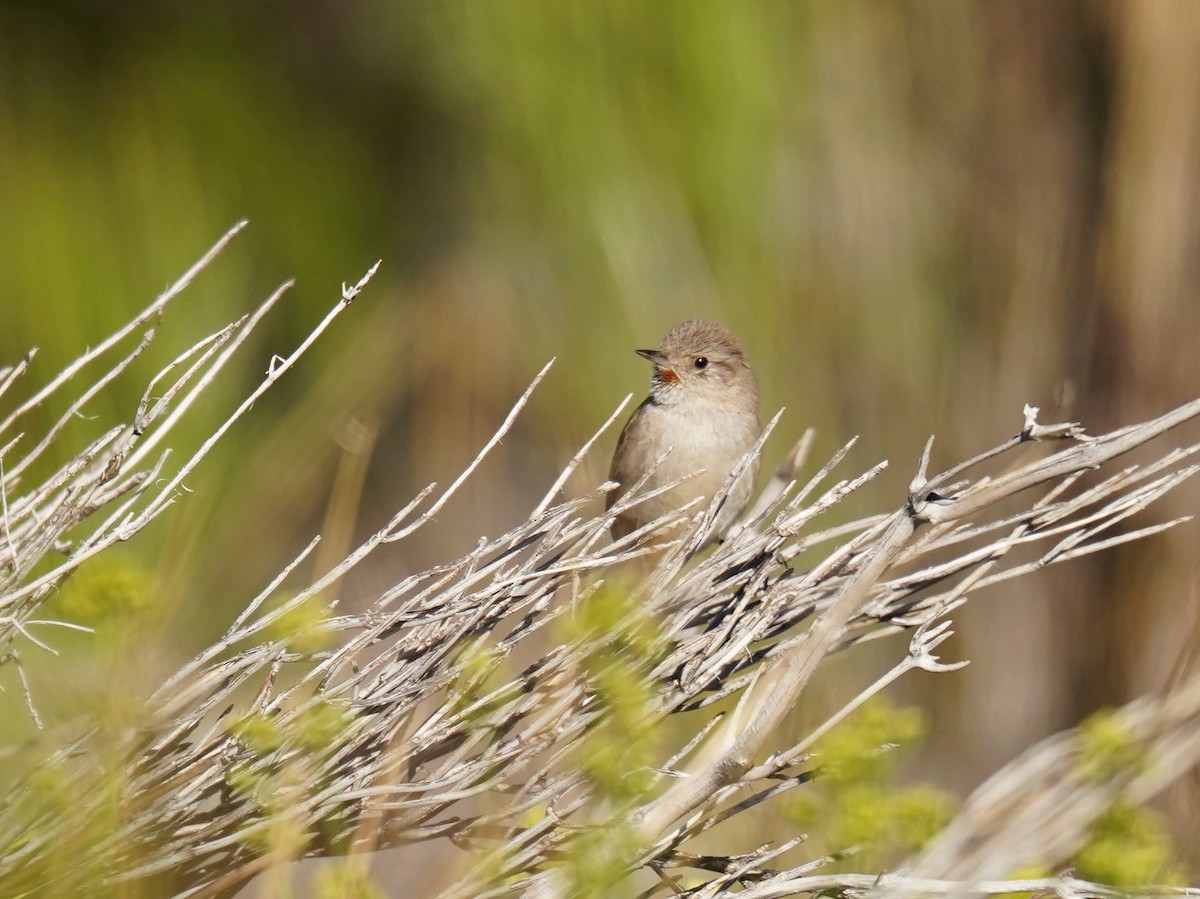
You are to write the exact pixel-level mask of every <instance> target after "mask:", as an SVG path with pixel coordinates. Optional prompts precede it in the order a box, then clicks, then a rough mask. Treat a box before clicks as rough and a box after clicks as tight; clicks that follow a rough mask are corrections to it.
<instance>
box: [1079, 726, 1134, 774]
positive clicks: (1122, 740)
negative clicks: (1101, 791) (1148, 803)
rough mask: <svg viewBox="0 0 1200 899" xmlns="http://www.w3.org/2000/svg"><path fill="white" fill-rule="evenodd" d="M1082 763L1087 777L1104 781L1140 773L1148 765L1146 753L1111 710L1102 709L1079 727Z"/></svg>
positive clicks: (1080, 762) (1080, 761)
mask: <svg viewBox="0 0 1200 899" xmlns="http://www.w3.org/2000/svg"><path fill="white" fill-rule="evenodd" d="M1079 740H1080V760H1079V764H1080V766H1081V768H1082V771H1083V775H1084V777H1086V778H1088V780H1092V781H1096V782H1103V781H1106V780H1109V779H1110V778H1112V777H1114V776H1115V775H1117V774H1122V773H1129V772H1137V771H1140V770H1141V769H1142V768H1143V767H1144V765H1145V756H1144V750H1143V748H1142V747H1141V746H1139V745H1138V743H1137V741H1136V740H1134V738H1133V734H1131V733H1130V732H1129V730H1128V728H1126V726H1125V724H1124V722H1122V721H1121V718H1120V715H1119V714H1118V713H1117V712H1115V711H1113V710H1112V709H1101V710H1100V711H1098V712H1095V713H1094V714H1092V715H1091V716H1090V717H1089V718H1088V719H1087V720H1086V721H1084V722H1083V724H1081V725H1080V727H1079Z"/></svg>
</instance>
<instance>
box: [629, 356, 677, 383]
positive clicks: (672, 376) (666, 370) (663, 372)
mask: <svg viewBox="0 0 1200 899" xmlns="http://www.w3.org/2000/svg"><path fill="white" fill-rule="evenodd" d="M634 352H635V353H637V354H638V355H639V356H641V357H642V358H643V359H648V360H649V361H651V362H653V363H654V367H655V368H656V369H658V375H659V377H661V378H662V379H663V380H664V381H667V382H671V381H678V380H679V375H678V374H677V373H676V371H675V367H674V366H673V365H671V360H670V359H668V358H667V357H666V356H664V355H663V354H662V353H660V352H659V351H658V350H634Z"/></svg>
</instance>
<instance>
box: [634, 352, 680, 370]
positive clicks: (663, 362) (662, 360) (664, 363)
mask: <svg viewBox="0 0 1200 899" xmlns="http://www.w3.org/2000/svg"><path fill="white" fill-rule="evenodd" d="M634 352H635V353H637V354H638V355H639V356H641V357H642V358H643V359H649V360H650V361H651V362H653V363H654V364H655V365H656V366H658V367H659V368H670V367H671V363H670V361H669V360H668V359H667V357H666V356H664V355H663V354H662V353H660V352H659V351H658V350H634Z"/></svg>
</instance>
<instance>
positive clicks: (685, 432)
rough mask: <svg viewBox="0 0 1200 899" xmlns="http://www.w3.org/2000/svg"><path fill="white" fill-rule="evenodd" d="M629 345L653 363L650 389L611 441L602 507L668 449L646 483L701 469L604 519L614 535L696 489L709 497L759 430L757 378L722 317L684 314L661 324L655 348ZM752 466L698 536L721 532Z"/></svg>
mask: <svg viewBox="0 0 1200 899" xmlns="http://www.w3.org/2000/svg"><path fill="white" fill-rule="evenodd" d="M636 352H637V354H638V355H639V356H642V357H643V358H645V359H649V360H650V361H651V362H652V363H654V374H653V375H652V376H651V378H650V395H649V396H648V397H646V399H645V400H644V401H643V402H642V404H641V405H640V406H638V408H637V411H635V412H634V413H633V415H632V416H631V417H630V419H629V421H628V422H627V423H626V424H625V429H624V430H623V431H622V432H621V438H620V440H618V441H617V449H616V452H615V453H614V454H613V461H612V470H611V472H610V473H609V479H610V480H613V481H616V482H617V483H618V484H620V487H618V488H617V489H616V490H614V491H613V492H612V493H610V494H609V495H608V508H611V507H612V505H613V503H615V502H616V501H617V500H618V499H620V498H621V497H622V496H623V495H624V494H625V493H626V492H628V490H629V489H630V488H631V487H632V486H633V485H634V484H636V483H637V482H638V480H639V479H640V478H641V477H642V476H643V475H644V474H645V473H646V472H647V471H648V470H649V469H650V466H651V465H653V464H654V461H655V460H656V459H657V458H658V457H659V456H660V455H661V454H663V453H665V452H667V451H668V450H670V453H669V455H668V456H667V458H666V459H665V460H664V462H663V464H662V465H660V466H659V468H658V470H657V471H656V472H655V473H654V474H653V475H652V476H651V477H650V479H649V481H647V483H646V487H645V489H646V490H653V489H654V488H655V487H660V486H663V485H665V484H668V483H670V482H671V481H674V480H676V479H677V478H681V477H684V476H685V475H691V474H696V473H697V472H699V471H700V470H701V469H703V474H700V475H699V476H698V477H695V478H692V479H691V480H690V481H687V482H686V483H684V484H681V485H680V486H678V487H676V488H675V489H673V490H669V491H667V492H666V493H663V494H661V495H659V496H656V497H654V498H653V499H649V500H646V501H645V502H642V503H638V504H637V505H636V506H634V507H633V508H631V509H628V510H626V511H625V512H622V513H621V514H620V515H618V516H617V518H616V520H615V521H613V525H612V532H613V536H614V537H615V538H617V539H620V538H621V537H624V536H625V535H627V534H629V533H631V532H632V531H635V530H637V529H638V528H640V527H641V526H642V525H644V524H648V523H649V522H651V521H653V520H654V519H656V518H658V517H659V516H661V515H663V514H665V513H667V512H670V511H671V510H673V509H677V508H679V507H680V506H681V505H683V504H685V503H687V502H688V501H689V500H692V499H695V498H696V497H703V498H704V502H707V501H709V500H711V499H712V498H713V496H714V495H715V494H716V492H717V491H718V490H719V489H720V488H721V485H722V484H724V482H725V479H726V478H727V477H728V476H729V473H730V472H731V471H732V470H733V468H734V466H736V465H737V463H738V462H739V461H740V460H741V459H742V457H743V456H745V455H746V453H747V452H749V451H750V449H751V448H752V447H753V446H754V441H755V440H757V439H758V436H759V434H761V433H762V425H761V424H760V423H759V420H758V381H757V380H756V379H755V377H754V372H753V371H751V370H750V364H749V363H748V362H747V361H746V356H745V355H744V354H743V353H742V345H741V344H740V343H739V342H738V339H737V338H736V337H734V336H733V334H732V333H731V332H730V331H729V329H728V328H726V327H725V326H724V325H722V324H718V323H717V322H714V321H703V320H699V319H695V320H692V321H686V322H683V323H681V324H678V325H676V326H675V327H674V328H672V329H671V330H670V331H669V332H667V336H666V337H664V338H663V342H662V346H661V347H659V348H658V349H657V350H637V351H636ZM757 473H758V460H757V459H755V460H753V461H752V462H751V464H750V465H749V466H748V467H747V468H746V470H745V471H744V472H743V473H742V475H741V476H740V477H739V478H738V480H737V482H736V483H735V484H734V485H733V488H732V489H731V490H730V491H729V495H728V496H727V497H726V499H725V503H724V505H723V506H722V507H721V509H720V511H719V512H718V513H717V517H716V519H715V521H714V522H713V526H712V528H711V529H710V531H709V533H708V535H707V537H706V539H705V543H708V542H711V541H712V540H713V539H715V538H717V537H719V536H721V534H722V533H724V532H725V531H726V530H728V528H729V526H730V525H731V524H733V522H734V521H735V520H736V519H737V517H738V516H739V515H740V514H741V513H742V510H743V509H744V508H745V507H746V503H747V502H749V500H750V493H751V491H752V490H753V488H754V479H755V476H756V475H757Z"/></svg>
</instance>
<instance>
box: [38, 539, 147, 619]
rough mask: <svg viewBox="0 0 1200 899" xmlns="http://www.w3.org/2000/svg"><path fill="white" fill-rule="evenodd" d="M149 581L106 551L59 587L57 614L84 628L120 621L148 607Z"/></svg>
mask: <svg viewBox="0 0 1200 899" xmlns="http://www.w3.org/2000/svg"><path fill="white" fill-rule="evenodd" d="M152 584H153V581H152V579H151V577H150V575H149V574H147V573H146V571H145V569H143V568H142V567H141V566H140V565H139V564H138V563H137V562H135V561H133V560H132V559H130V558H128V557H126V556H122V555H120V554H116V553H112V552H108V553H105V554H104V555H103V556H100V557H98V558H95V559H93V560H91V561H89V562H88V563H86V564H85V565H83V566H82V567H81V568H80V569H79V570H78V571H77V572H76V573H75V574H74V576H73V577H71V578H70V579H69V580H67V582H66V583H65V584H64V585H63V588H62V591H61V592H60V593H59V596H58V599H57V609H58V611H59V612H60V613H61V614H62V615H63V616H64V617H65V618H67V619H68V620H70V621H73V622H76V623H78V624H83V625H87V626H88V627H94V628H101V627H104V626H105V625H111V624H114V623H119V622H124V621H127V620H129V619H130V618H131V617H132V616H133V615H135V614H136V613H137V612H139V611H141V610H142V609H144V608H146V607H147V606H148V605H149V604H150V598H151V595H152V590H151V587H152Z"/></svg>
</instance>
